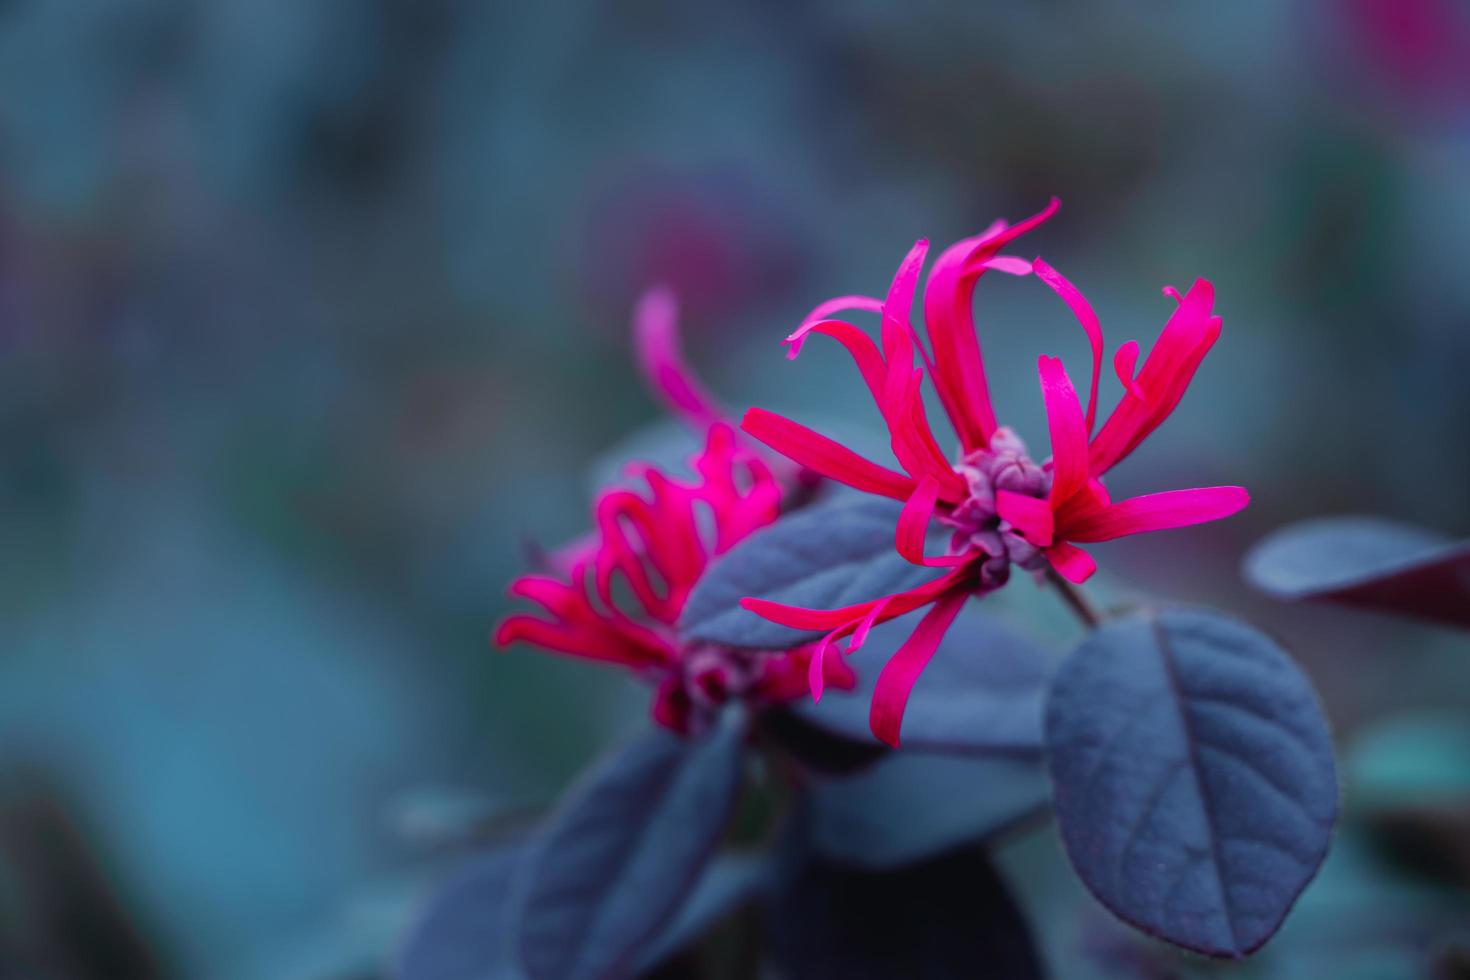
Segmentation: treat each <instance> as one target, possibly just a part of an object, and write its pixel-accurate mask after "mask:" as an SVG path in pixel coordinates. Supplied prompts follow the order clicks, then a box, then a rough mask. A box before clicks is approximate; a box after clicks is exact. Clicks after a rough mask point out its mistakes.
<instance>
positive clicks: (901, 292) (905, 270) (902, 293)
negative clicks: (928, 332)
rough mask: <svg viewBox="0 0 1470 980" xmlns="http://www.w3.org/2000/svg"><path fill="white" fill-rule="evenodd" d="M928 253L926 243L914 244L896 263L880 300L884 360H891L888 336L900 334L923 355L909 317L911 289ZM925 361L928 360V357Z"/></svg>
mask: <svg viewBox="0 0 1470 980" xmlns="http://www.w3.org/2000/svg"><path fill="white" fill-rule="evenodd" d="M928 254H929V243H928V241H926V240H925V239H922V238H921V239H919V240H918V241H917V242H915V243H914V247H913V248H911V249H909V253H908V254H907V255H905V256H904V258H903V261H902V262H900V263H899V265H898V272H896V273H895V274H894V276H893V282H892V284H890V285H889V287H888V298H887V299H885V300H884V301H883V355H884V357H886V358H889V359H892V357H893V353H892V350H891V348H890V334H893V335H894V336H896V335H897V334H898V333H901V334H903V335H904V336H905V337H906V338H907V339H908V341H909V343H910V344H911V345H912V346H914V347H918V348H919V351H920V353H921V354H922V353H923V348H922V347H919V343H918V338H917V337H916V336H915V335H914V328H913V326H912V325H911V324H910V315H911V313H912V312H913V309H914V290H915V289H916V288H917V287H918V284H919V271H920V270H921V269H923V268H924V256H926V255H928ZM895 332H897V333H895ZM925 358H926V360H927V355H925Z"/></svg>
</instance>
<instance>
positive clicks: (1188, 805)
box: [1046, 609, 1337, 957]
mask: <svg viewBox="0 0 1470 980" xmlns="http://www.w3.org/2000/svg"><path fill="white" fill-rule="evenodd" d="M1046 733H1047V743H1048V745H1047V748H1048V758H1049V761H1050V768H1051V776H1052V782H1053V785H1054V803H1055V807H1056V814H1057V824H1058V827H1059V828H1060V830H1061V834H1062V839H1063V840H1064V841H1065V843H1066V846H1067V853H1068V855H1069V857H1070V858H1071V860H1072V864H1073V866H1074V867H1075V868H1076V869H1077V872H1078V874H1079V875H1081V877H1082V880H1083V881H1084V882H1085V883H1086V885H1087V887H1088V888H1089V889H1091V891H1092V893H1093V894H1094V895H1095V896H1097V898H1098V899H1099V900H1100V901H1101V902H1102V903H1103V904H1104V905H1106V906H1107V907H1108V908H1109V909H1111V910H1112V911H1113V912H1114V913H1116V914H1117V915H1118V916H1119V917H1120V918H1122V919H1124V920H1125V921H1127V922H1130V923H1132V924H1133V925H1135V926H1137V927H1139V928H1140V929H1143V930H1144V931H1145V932H1148V933H1150V934H1152V935H1155V936H1158V937H1160V938H1162V939H1167V940H1169V941H1170V942H1173V943H1177V944H1178V945H1180V946H1183V947H1185V948H1186V949H1192V950H1195V951H1196V952H1200V953H1205V954H1207V955H1210V956H1222V957H1241V956H1244V955H1246V954H1247V953H1250V952H1252V951H1253V950H1255V949H1256V948H1257V947H1259V946H1260V945H1261V944H1262V943H1264V942H1265V941H1266V940H1267V939H1268V938H1269V937H1270V936H1271V934H1272V933H1274V932H1275V931H1276V929H1277V928H1278V927H1279V926H1280V925H1281V922H1282V920H1283V919H1284V918H1285V916H1286V913H1287V911H1288V910H1289V909H1290V908H1291V905H1292V903H1293V902H1294V901H1295V900H1296V897H1297V895H1298V894H1300V893H1301V890H1302V889H1303V888H1304V887H1305V886H1306V884H1307V882H1308V881H1310V880H1311V878H1312V876H1313V875H1314V874H1315V873H1316V871H1317V868H1318V866H1320V865H1321V863H1322V859H1323V857H1325V855H1326V853H1327V844H1328V838H1329V836H1330V832H1331V829H1332V822H1333V820H1334V818H1335V817H1336V813H1337V779H1336V774H1335V769H1334V765H1333V758H1332V742H1331V739H1330V738H1329V736H1328V732H1327V724H1326V721H1325V720H1324V719H1323V717H1322V714H1321V711H1320V709H1319V708H1318V704H1317V698H1316V695H1315V694H1314V692H1313V691H1312V688H1311V685H1310V684H1309V683H1308V682H1307V680H1306V678H1305V677H1304V676H1303V675H1302V674H1301V672H1300V671H1299V670H1298V669H1297V668H1296V665H1295V664H1293V663H1292V662H1291V660H1290V659H1289V658H1288V657H1287V656H1286V654H1285V653H1284V652H1283V651H1282V650H1281V648H1280V647H1279V646H1277V645H1276V643H1275V642H1274V641H1273V640H1271V639H1270V638H1268V637H1266V636H1264V635H1262V634H1261V633H1259V632H1257V631H1256V630H1254V629H1252V628H1250V627H1248V626H1246V625H1244V624H1243V623H1239V622H1236V621H1234V620H1231V619H1228V618H1226V617H1224V616H1221V615H1218V614H1215V613H1210V612H1205V611H1201V610H1191V609H1172V610H1167V611H1163V612H1158V613H1146V614H1139V615H1135V616H1131V617H1128V618H1126V619H1120V620H1116V621H1113V622H1110V623H1107V624H1105V625H1104V626H1102V627H1101V628H1100V629H1098V630H1096V631H1095V632H1093V633H1092V634H1091V636H1089V637H1088V638H1087V639H1086V640H1084V641H1083V642H1082V644H1081V645H1080V646H1078V648H1077V649H1076V650H1075V651H1074V652H1073V653H1072V655H1071V656H1070V657H1069V658H1068V659H1067V660H1066V662H1065V663H1064V664H1063V665H1062V666H1061V668H1060V669H1059V670H1058V672H1057V676H1056V679H1055V680H1054V681H1053V684H1052V691H1051V696H1050V699H1049V700H1048V703H1047V710H1046Z"/></svg>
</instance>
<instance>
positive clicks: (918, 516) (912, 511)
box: [894, 476, 969, 568]
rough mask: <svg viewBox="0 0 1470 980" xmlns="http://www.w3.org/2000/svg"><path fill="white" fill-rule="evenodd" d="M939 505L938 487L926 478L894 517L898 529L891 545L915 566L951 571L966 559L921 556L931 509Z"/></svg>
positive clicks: (956, 556) (946, 556)
mask: <svg viewBox="0 0 1470 980" xmlns="http://www.w3.org/2000/svg"><path fill="white" fill-rule="evenodd" d="M938 502H939V483H938V481H937V480H935V479H934V478H933V477H929V476H926V477H924V478H923V479H922V480H920V481H919V486H918V488H917V489H915V490H914V492H913V495H912V496H910V497H909V499H908V500H907V501H905V502H904V505H903V510H902V511H901V512H900V513H899V515H898V529H897V532H896V533H895V535H894V543H895V544H896V546H897V549H898V553H899V554H900V555H902V556H903V557H904V559H906V560H907V561H910V562H912V563H913V564H915V565H927V566H929V567H931V568H944V567H952V566H955V565H961V564H964V563H965V562H966V561H968V560H969V559H968V558H966V557H965V556H964V555H938V556H935V557H932V558H930V557H926V556H925V555H924V541H925V538H926V537H927V535H928V531H929V521H930V520H931V519H932V518H933V517H934V507H935V505H936V504H937V503H938Z"/></svg>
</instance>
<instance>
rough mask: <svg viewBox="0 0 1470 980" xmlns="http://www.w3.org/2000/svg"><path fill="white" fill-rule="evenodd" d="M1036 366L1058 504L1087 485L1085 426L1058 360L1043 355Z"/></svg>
mask: <svg viewBox="0 0 1470 980" xmlns="http://www.w3.org/2000/svg"><path fill="white" fill-rule="evenodd" d="M1036 367H1037V373H1039V374H1040V375H1041V397H1042V399H1043V400H1044V401H1045V402H1046V422H1047V427H1048V429H1049V430H1050V432H1051V458H1052V483H1051V502H1052V506H1053V507H1059V506H1061V505H1062V504H1064V503H1066V501H1067V500H1068V499H1069V498H1071V497H1072V495H1073V494H1075V493H1077V491H1079V490H1081V489H1082V488H1083V487H1084V486H1086V485H1087V476H1088V473H1087V426H1086V423H1085V421H1084V420H1083V418H1082V406H1081V405H1080V404H1078V402H1077V389H1075V388H1073V387H1072V379H1071V378H1069V377H1067V369H1066V368H1064V367H1063V366H1062V362H1061V360H1059V359H1058V358H1055V357H1047V356H1045V355H1042V356H1041V357H1040V358H1039V359H1038V360H1037V362H1036Z"/></svg>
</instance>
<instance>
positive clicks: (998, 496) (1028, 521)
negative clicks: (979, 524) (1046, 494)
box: [995, 490, 1055, 548]
mask: <svg viewBox="0 0 1470 980" xmlns="http://www.w3.org/2000/svg"><path fill="white" fill-rule="evenodd" d="M995 512H996V513H997V514H999V515H1000V518H1001V520H1003V521H1007V522H1009V523H1010V525H1011V526H1012V527H1014V528H1015V529H1016V530H1018V531H1020V532H1021V536H1022V537H1023V538H1025V539H1026V540H1027V541H1030V542H1031V543H1032V544H1034V545H1036V547H1038V548H1045V547H1047V546H1048V545H1050V544H1051V543H1052V538H1053V536H1054V534H1055V531H1054V528H1053V520H1052V513H1051V504H1050V503H1049V502H1047V501H1045V500H1042V499H1040V498H1038V497H1028V496H1026V495H1025V494H1020V493H1013V492H1011V491H1010V490H997V491H996V492H995Z"/></svg>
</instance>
